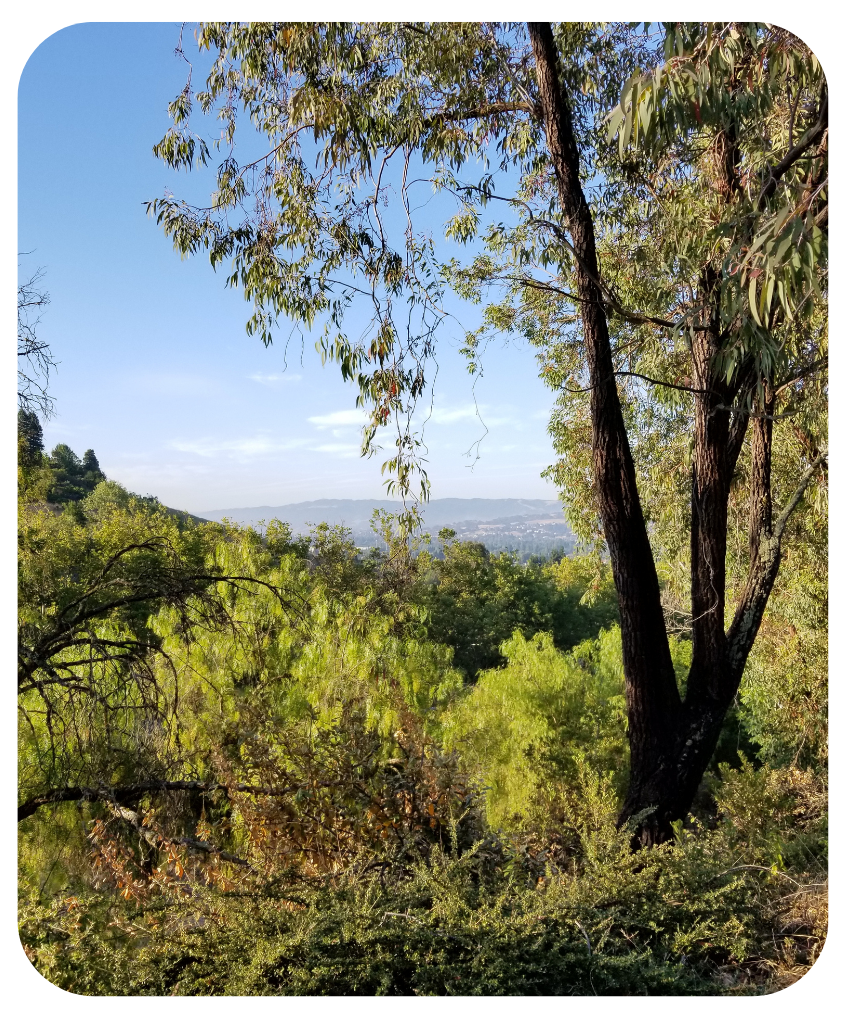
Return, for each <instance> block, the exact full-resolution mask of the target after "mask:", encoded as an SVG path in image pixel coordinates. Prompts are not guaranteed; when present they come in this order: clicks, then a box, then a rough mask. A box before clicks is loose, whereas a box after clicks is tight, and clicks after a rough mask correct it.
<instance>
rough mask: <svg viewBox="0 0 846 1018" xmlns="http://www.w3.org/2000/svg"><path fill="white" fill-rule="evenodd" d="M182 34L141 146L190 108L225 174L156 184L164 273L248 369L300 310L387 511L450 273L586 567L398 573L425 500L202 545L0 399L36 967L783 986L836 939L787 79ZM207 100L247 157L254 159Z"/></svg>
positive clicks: (794, 71)
mask: <svg viewBox="0 0 846 1018" xmlns="http://www.w3.org/2000/svg"><path fill="white" fill-rule="evenodd" d="M198 41H199V43H200V46H201V47H202V48H206V49H210V50H213V51H214V52H215V57H214V62H213V65H212V69H211V72H210V74H209V77H208V80H207V82H206V87H205V90H203V91H200V92H198V93H195V92H194V91H193V86H192V84H191V81H190V79H189V82H188V85H187V86H186V88H185V90H184V91H183V92H182V93H181V94H180V96H179V97H178V98H177V100H176V101H175V102H174V103H173V104H172V106H171V110H170V112H171V115H172V117H173V120H174V126H173V128H172V130H171V131H169V132H168V134H167V135H166V136H165V138H164V139H163V140H162V141H161V143H160V144H159V145H158V146H157V147H156V152H157V154H158V155H160V156H161V157H162V158H164V159H165V160H166V161H167V162H168V163H169V164H170V166H172V167H176V168H180V167H182V168H190V167H192V166H194V165H196V164H197V163H205V162H206V161H207V160H208V159H209V149H208V147H207V145H206V144H205V142H204V141H203V140H202V138H200V137H199V136H198V135H197V134H195V133H193V131H192V129H191V128H190V127H189V118H190V115H191V108H192V104H194V103H196V104H198V105H199V107H200V108H201V110H202V111H203V112H206V113H209V112H212V111H215V110H216V112H217V113H218V115H219V117H220V119H221V122H222V124H223V136H222V138H221V139H219V145H220V147H221V148H222V149H223V150H224V152H225V154H224V157H223V159H222V162H221V163H220V166H219V169H218V175H217V190H216V192H215V194H214V196H213V198H212V202H211V204H210V205H209V206H208V207H202V208H199V207H192V206H189V205H188V204H186V203H185V202H183V201H180V200H179V199H177V198H175V197H174V196H173V195H171V194H168V195H166V196H165V198H163V199H160V200H158V201H156V202H151V203H150V205H149V210H150V211H151V212H152V213H154V214H155V216H156V217H157V219H158V221H159V223H160V224H161V225H162V226H163V227H164V229H165V231H166V232H167V233H168V234H169V235H170V236H171V237H172V238H173V240H174V242H175V244H176V247H177V248H178V249H179V250H180V251H181V252H182V253H183V254H190V253H194V252H197V251H199V250H202V249H206V250H208V252H209V254H210V257H211V261H212V264H213V265H214V266H218V265H221V264H223V263H224V262H227V261H228V262H230V274H229V276H228V282H229V283H230V284H232V285H240V286H242V287H243V289H244V293H245V295H246V296H247V298H248V299H250V300H251V301H253V302H254V315H253V317H252V319H251V320H250V323H249V326H248V328H249V330H250V331H254V332H257V333H258V334H260V335H261V336H262V338H263V339H264V340H265V342H269V341H270V340H271V338H272V330H273V328H274V327H275V326H274V321H275V318H276V317H277V316H281V315H285V316H287V317H288V318H290V319H293V320H294V321H295V322H297V321H298V322H300V323H302V324H303V325H304V326H306V327H309V328H310V327H312V326H313V325H315V324H321V325H322V326H324V329H323V333H322V336H321V338H320V340H319V341H318V345H319V346H320V348H321V350H322V352H323V354H324V356H325V358H326V359H332V360H336V361H337V362H339V364H340V366H341V369H342V372H343V374H344V377H345V378H347V379H351V380H353V381H355V382H357V384H358V386H359V402H360V403H361V404H362V405H364V406H366V407H367V408H368V409H369V411H370V419H369V423H368V425H367V427H366V428H365V431H364V449H365V451H368V450H371V449H372V447H373V442H374V440H375V439H376V437H377V435H379V434H381V432H380V429H382V428H384V427H386V426H388V425H389V424H393V425H396V427H397V432H396V452H395V454H394V455H393V457H392V458H391V459H390V460H389V462H388V463H387V464H386V470H387V471H388V473H389V477H390V483H391V484H393V485H395V486H397V487H398V489H399V490H400V491H402V492H403V493H404V494H407V493H409V492H410V491H411V490H412V481H413V479H414V477H415V476H417V475H419V478H418V479H419V480H420V481H421V484H422V489H423V493H424V494H425V492H426V490H427V485H428V482H427V479H426V476H425V471H424V470H423V460H422V458H421V445H420V441H419V438H418V436H416V435H415V433H414V430H413V424H414V410H415V405H416V402H417V401H418V400H419V399H420V398H421V397H422V396H423V394H424V393H425V392H426V386H427V380H426V374H425V371H426V369H427V364H428V363H429V361H430V358H431V356H432V355H433V352H434V342H435V335H436V329H437V326H438V325H439V324H440V322H441V321H442V320H443V317H444V315H445V310H444V303H443V300H444V297H445V294H446V292H447V289H448V288H449V287H452V288H453V290H454V291H455V292H457V293H458V294H459V296H461V297H463V298H465V299H467V300H469V301H477V302H479V303H482V302H484V310H483V313H482V318H481V324H480V328H479V329H478V330H476V331H472V332H470V333H468V334H467V336H466V344H465V353H466V355H467V357H468V360H469V364H470V367H471V371H477V370H479V365H480V356H481V352H482V350H483V348H484V344H485V342H486V341H487V337H488V335H489V334H491V333H494V332H514V333H519V334H522V335H524V336H526V337H527V338H528V339H529V341H530V342H531V343H533V344H534V345H535V347H536V348H537V351H538V354H539V359H540V366H541V372H542V375H543V377H545V378H546V379H547V381H548V382H549V383H550V384H551V386H552V387H553V388H554V389H555V390H556V393H557V400H558V401H557V404H556V409H555V412H554V416H553V420H552V422H551V433H552V435H553V439H554V442H555V445H556V450H557V453H558V454H559V459H558V461H557V462H556V464H554V465H553V466H552V467H551V469H550V472H549V473H550V476H551V477H552V478H553V479H554V480H555V481H556V483H557V485H558V487H559V489H560V490H561V492H562V496H563V501H564V502H565V507H566V511H567V513H568V515H569V517H570V519H571V521H572V522H573V525H574V528H575V529H576V530H577V532H578V534H579V536H580V538H581V539H582V540H583V542H584V549H583V550H584V554H583V555H580V556H573V557H569V558H560V557H559V558H557V559H553V560H541V559H533V560H530V561H529V562H527V563H521V562H520V561H519V560H518V559H517V557H516V556H514V555H511V554H508V553H500V554H492V553H490V552H489V551H488V550H487V549H486V548H485V547H484V546H483V545H481V544H478V543H473V542H461V541H457V540H455V535H454V534H453V533H451V532H448V531H443V532H442V533H441V535H440V538H439V539H440V549H439V551H438V553H437V554H433V553H432V551H431V549H429V539H428V536H423V535H421V534H420V533H419V532H418V531H417V529H416V528H415V513H414V512H413V511H411V512H408V513H405V514H403V515H401V516H400V517H398V518H397V519H393V518H391V517H389V516H386V515H385V514H376V517H375V518H374V521H373V525H374V529H375V530H376V531H377V533H378V535H379V539H380V543H379V547H380V548H382V549H383V550H381V551H379V550H374V551H372V552H370V553H369V554H367V555H366V556H362V555H360V554H359V553H358V550H357V548H356V547H355V545H354V543H353V541H352V539H351V535H350V534H349V533H348V532H346V531H344V529H343V528H338V527H329V526H327V525H326V524H320V525H319V526H317V527H315V528H314V529H313V531H312V532H311V534H310V535H309V536H308V537H295V536H294V535H293V534H292V532H291V529H290V527H289V526H288V525H287V524H286V523H285V522H284V521H278V520H274V521H270V522H269V523H268V524H267V525H266V526H265V527H264V528H263V530H262V531H261V532H259V531H256V530H253V529H250V528H241V527H238V526H233V525H229V524H209V523H202V522H201V521H197V520H194V519H192V518H190V517H188V516H187V515H186V514H184V513H183V514H180V513H175V512H174V511H172V510H167V509H166V508H165V507H163V506H161V505H160V504H159V503H158V502H157V500H156V499H154V498H151V497H147V498H139V497H137V496H135V495H133V494H132V493H131V492H128V491H127V490H126V489H124V488H123V487H122V486H121V485H120V484H118V483H116V482H114V481H109V480H107V479H106V478H105V477H104V476H103V474H102V472H101V471H100V468H99V465H98V463H97V459H96V456H95V455H94V453H93V452H92V451H91V450H89V451H88V452H87V453H86V454H85V455H84V456H83V458H82V459H81V460H80V459H79V458H78V457H77V456H76V455H75V454H74V453H73V452H72V450H70V449H69V448H68V447H67V446H58V447H57V448H56V449H55V450H54V451H53V453H52V454H51V455H50V456H49V457H47V456H45V454H44V450H43V437H42V435H41V431H40V425H39V422H38V420H37V418H35V417H34V416H33V414H32V412H31V408H28V407H26V406H24V407H23V411H22V413H21V415H20V416H19V446H18V451H19V480H20V491H21V500H20V511H19V548H20V555H19V590H20V622H19V657H18V662H19V670H18V676H19V685H18V691H19V710H20V718H21V723H20V728H19V733H20V734H19V749H20V799H19V810H18V817H19V832H20V871H21V882H20V887H21V909H20V915H21V936H22V940H23V943H24V947H25V950H26V951H27V954H28V956H29V957H30V959H31V960H32V962H33V964H34V965H35V966H36V967H37V968H38V969H39V971H41V972H42V973H43V974H44V975H45V976H47V977H48V978H49V979H51V980H53V981H54V982H55V983H56V984H58V985H59V986H62V987H64V988H66V989H68V990H71V991H74V992H79V993H89V994H118V995H125V994H143V995H156V994H209V993H214V994H267V995H273V994H279V995H283V994H309V993H312V994H362V993H366V994H375V993H379V994H462V995H474V994H715V993H763V992H770V991H772V990H775V989H778V988H780V987H782V986H785V985H788V984H789V983H791V982H794V981H795V980H796V979H797V978H799V977H800V976H801V975H802V974H803V973H804V972H805V971H807V969H808V967H809V966H810V965H811V964H813V962H814V960H815V958H816V957H817V955H818V952H819V949H820V947H821V945H822V943H823V941H824V938H825V931H826V886H827V885H826V872H827V871H826V856H827V826H826V762H827V752H826V696H825V682H826V642H825V634H826V624H827V590H826V577H827V545H826V533H827V531H826V526H827V515H826V512H827V474H826V462H827V445H826V442H827V439H826V427H827V403H826V401H827V375H826V364H827V330H826V296H827V261H826V258H827V255H826V249H827V222H828V205H827V202H828V177H827V151H828V119H827V111H828V94H827V89H826V84H825V80H824V76H823V74H822V70H821V68H820V67H819V64H818V62H817V61H816V59H815V57H814V56H813V54H811V53H810V52H809V51H808V50H807V47H805V46H804V44H802V42H801V41H800V40H798V39H795V38H794V37H793V36H791V35H790V34H789V33H787V32H784V31H783V30H781V29H778V28H776V27H774V26H771V25H766V24H748V25H737V24H724V23H719V24H708V23H704V24H702V23H692V24H676V23H671V24H668V25H665V26H663V28H661V29H660V31H658V32H656V31H654V30H653V29H651V28H650V26H638V27H635V26H630V25H629V26H626V25H610V26H608V25H596V24H582V23H578V24H572V23H562V24H558V25H555V26H550V25H549V24H545V23H529V24H527V25H526V26H520V25H499V24H477V23H466V24H446V23H435V24H429V25H409V24H407V23H400V24H360V23H357V24H335V23H332V24H312V23H290V24H264V23H259V24H246V25H245V24H240V23H223V24H218V23H214V24H205V25H203V26H201V28H200V30H199V34H198ZM644 68H647V69H646V70H644ZM241 113H244V114H246V115H247V116H248V117H249V119H250V121H251V122H252V125H253V127H254V128H256V136H257V137H261V136H264V137H265V139H266V140H267V141H268V142H269V149H268V150H265V154H264V155H259V157H258V158H257V159H252V157H250V158H249V159H248V161H246V162H244V164H243V165H239V164H238V163H237V162H236V160H235V156H234V152H235V149H234V147H233V146H234V139H235V129H236V121H237V118H238V116H239V115H240V114H241ZM242 133H243V132H242ZM474 166H475V167H478V166H481V170H480V173H481V177H480V176H479V174H478V173H477V175H476V177H475V178H473V177H472V172H473V167H474ZM462 174H463V176H462ZM467 174H470V176H469V177H468V176H467ZM421 183H427V184H428V186H429V187H431V186H434V197H432V198H431V200H432V202H433V203H434V205H433V208H435V207H437V209H438V210H439V211H443V208H442V205H441V204H438V203H441V202H443V200H444V199H445V197H447V196H449V197H450V199H451V200H455V202H456V203H457V212H456V213H455V214H454V215H452V216H451V217H450V218H448V219H447V220H446V223H445V235H446V239H447V240H454V241H458V242H460V243H464V244H466V245H468V251H469V256H468V259H466V260H465V261H464V262H463V263H462V262H459V261H450V260H445V259H444V258H443V257H442V255H441V253H440V249H438V248H437V247H436V245H435V243H434V241H433V240H432V234H431V230H430V229H429V225H428V223H427V224H426V226H425V228H421V227H420V224H419V223H418V224H417V225H415V220H414V215H415V214H416V213H415V212H414V210H413V205H414V203H413V201H412V200H411V197H410V196H411V191H412V188H414V187H417V186H418V185H420V184H421ZM389 193H390V195H392V197H389ZM427 197H431V196H427ZM491 208H501V209H502V212H503V216H504V217H505V221H503V222H497V221H496V217H494V218H493V220H492V219H491V211H490V210H491ZM485 217H487V220H486V218H485ZM397 222H399V223H400V224H401V225H400V227H399V232H398V233H395V232H394V231H395V229H396V225H397ZM393 237H399V238H400V239H399V240H398V242H397V243H396V244H394V242H393V240H392V238H393ZM360 298H363V299H364V300H365V301H366V302H368V308H369V310H370V311H371V312H372V322H371V326H372V327H371V328H370V330H369V331H367V332H366V333H365V334H364V335H363V336H361V334H360V332H359V330H356V332H355V335H356V336H359V337H360V338H358V339H356V338H351V336H350V335H348V334H347V332H346V331H345V327H344V316H345V312H346V311H347V309H348V308H349V307H350V305H352V304H353V303H354V302H355V301H357V300H359V299H360ZM400 308H401V309H402V312H401V314H400V311H399V309H400ZM427 549H428V550H427ZM643 846H648V847H643Z"/></svg>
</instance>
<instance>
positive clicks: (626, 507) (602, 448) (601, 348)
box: [528, 23, 681, 827]
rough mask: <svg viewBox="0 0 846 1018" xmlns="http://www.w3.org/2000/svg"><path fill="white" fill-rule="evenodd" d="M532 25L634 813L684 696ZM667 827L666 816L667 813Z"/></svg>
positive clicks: (592, 268) (564, 149) (580, 218)
mask: <svg viewBox="0 0 846 1018" xmlns="http://www.w3.org/2000/svg"><path fill="white" fill-rule="evenodd" d="M528 27H529V35H530V37H531V41H532V48H533V50H534V55H535V63H536V68H537V80H538V90H539V93H540V103H541V109H542V111H543V120H544V128H545V131H546V139H547V146H548V149H549V154H550V158H551V161H552V165H553V168H554V170H555V176H556V180H557V184H558V194H559V198H560V201H561V207H562V209H563V212H564V215H565V218H566V221H567V226H568V230H569V233H570V237H571V240H572V244H573V249H574V250H575V253H576V258H577V266H576V288H577V291H578V294H579V297H580V300H581V312H582V325H583V330H584V341H585V350H586V354H587V362H588V369H589V372H590V385H591V391H590V400H591V419H592V424H593V436H592V437H593V472H594V483H595V485H596V491H597V495H598V499H599V506H600V513H601V516H602V525H603V530H604V533H605V540H606V542H607V544H608V551H609V553H610V556H611V564H612V568H613V572H614V582H615V585H616V588H617V594H618V596H619V605H620V629H621V632H622V644H623V665H624V670H625V675H626V700H627V706H628V716H629V745H630V750H631V775H632V777H631V787H630V790H629V795H628V798H627V801H626V807H625V809H624V816H625V817H628V816H630V815H633V814H634V813H636V812H638V811H639V810H640V809H641V808H642V806H641V804H646V805H654V804H657V803H658V802H659V800H660V799H661V797H662V795H663V791H662V790H663V788H664V786H665V785H666V784H667V782H668V781H670V780H671V773H672V771H673V764H674V760H675V757H676V737H677V731H678V721H679V713H680V709H681V701H680V697H679V692H678V687H677V685H676V679H675V673H674V671H673V663H672V659H671V657H670V647H669V641H668V639H667V631H666V626H665V623H664V614H663V610H662V608H661V594H660V588H659V585H658V576H657V573H656V570H655V562H654V559H653V556H652V549H651V547H650V543H649V535H648V533H647V529H646V523H645V521H644V518H643V511H642V508H641V504H640V497H639V495H638V491H637V481H636V477H635V467H634V462H633V460H632V455H631V449H630V448H629V441H628V435H627V433H626V427H625V423H624V420H623V411H622V407H621V405H620V398H619V394H618V392H617V384H616V379H615V376H614V365H613V361H612V356H611V344H610V340H609V335H608V322H607V319H606V315H605V309H604V306H603V302H602V294H601V292H600V289H599V287H598V285H597V280H598V279H599V264H598V260H597V256H596V242H595V236H594V229H593V219H592V216H591V213H590V209H589V207H588V204H587V201H586V200H585V196H584V192H583V191H582V186H581V182H580V180H579V154H578V148H577V146H576V140H575V137H574V135H573V124H572V117H571V113H570V108H569V105H568V102H567V99H566V96H565V95H564V93H563V91H562V89H561V86H560V83H559V78H558V55H557V50H556V47H555V42H554V40H553V36H552V30H551V28H550V26H549V24H547V23H529V26H528ZM650 826H652V822H651V821H650ZM659 826H661V827H666V824H665V823H664V821H663V820H661V821H660V822H659Z"/></svg>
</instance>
